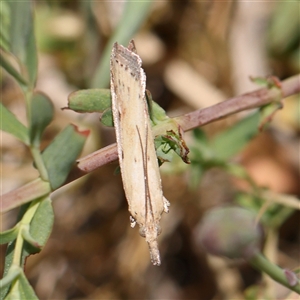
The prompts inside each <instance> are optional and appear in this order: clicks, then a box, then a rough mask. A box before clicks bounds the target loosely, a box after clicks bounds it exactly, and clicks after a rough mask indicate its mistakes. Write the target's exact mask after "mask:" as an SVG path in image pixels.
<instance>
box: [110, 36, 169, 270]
mask: <svg viewBox="0 0 300 300" xmlns="http://www.w3.org/2000/svg"><path fill="white" fill-rule="evenodd" d="M141 65H142V60H141V58H140V57H139V56H138V55H137V53H136V48H135V45H134V42H133V41H130V43H129V46H128V48H126V47H123V46H122V45H119V44H118V43H115V44H114V45H113V49H112V53H111V59H110V75H111V76H110V78H111V81H110V85H111V96H112V111H113V120H114V127H115V131H116V140H117V148H118V156H119V164H120V170H121V176H122V181H123V186H124V191H125V196H126V199H127V202H128V206H129V208H128V209H129V212H130V214H131V217H130V218H131V226H132V227H134V226H135V224H136V223H137V224H138V225H139V227H140V235H141V236H143V237H144V238H145V239H146V241H147V243H148V246H149V250H150V258H151V261H152V263H153V264H154V265H160V264H161V260H160V254H159V249H158V243H157V237H158V235H159V234H160V232H161V229H160V225H159V222H160V219H161V215H162V213H163V212H168V206H169V205H170V204H169V202H168V200H167V199H165V198H164V196H163V193H162V187H161V178H160V173H159V166H158V160H157V157H156V152H155V146H154V138H153V135H152V130H151V124H150V118H149V112H148V104H147V101H146V97H145V89H146V75H145V72H144V70H143V69H142V68H141Z"/></svg>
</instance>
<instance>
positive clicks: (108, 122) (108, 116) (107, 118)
mask: <svg viewBox="0 0 300 300" xmlns="http://www.w3.org/2000/svg"><path fill="white" fill-rule="evenodd" d="M100 121H101V123H102V124H103V125H105V126H108V127H113V126H114V120H113V115H112V110H111V108H110V107H109V108H108V109H106V110H105V111H104V112H103V114H102V116H101V118H100Z"/></svg>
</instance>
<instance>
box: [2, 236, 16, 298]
mask: <svg viewBox="0 0 300 300" xmlns="http://www.w3.org/2000/svg"><path fill="white" fill-rule="evenodd" d="M15 245H16V241H15V240H14V241H12V242H10V243H9V244H8V246H7V248H6V253H5V261H4V271H3V279H4V278H5V277H6V276H8V274H9V271H10V269H11V267H12V261H13V255H14V251H15ZM8 280H9V277H8ZM8 290H9V285H5V287H4V286H1V289H0V300H3V299H5V298H6V295H7V292H8Z"/></svg>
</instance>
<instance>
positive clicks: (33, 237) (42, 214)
mask: <svg viewBox="0 0 300 300" xmlns="http://www.w3.org/2000/svg"><path fill="white" fill-rule="evenodd" d="M53 221H54V213H53V207H52V202H51V199H50V198H49V197H47V198H45V199H43V200H41V202H40V204H39V207H38V208H37V211H36V212H35V214H34V216H33V218H32V221H31V223H30V232H29V233H30V235H29V236H30V240H28V239H27V238H26V241H27V242H28V243H29V244H27V245H26V251H27V253H28V254H33V253H37V252H39V251H40V250H41V248H42V247H43V246H44V245H45V244H46V242H47V240H48V238H49V236H50V233H51V231H52V227H53Z"/></svg>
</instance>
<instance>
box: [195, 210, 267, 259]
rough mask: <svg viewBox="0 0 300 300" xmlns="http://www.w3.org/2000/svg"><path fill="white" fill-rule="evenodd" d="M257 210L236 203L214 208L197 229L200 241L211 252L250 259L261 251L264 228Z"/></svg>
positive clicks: (197, 236) (197, 237)
mask: <svg viewBox="0 0 300 300" xmlns="http://www.w3.org/2000/svg"><path fill="white" fill-rule="evenodd" d="M255 218H256V216H255V213H254V212H252V211H250V210H247V209H244V208H241V207H236V206H226V207H219V208H214V209H211V210H210V211H208V212H207V214H206V215H205V216H204V218H203V219H202V221H201V223H200V225H198V228H197V230H196V240H197V241H198V242H200V244H201V246H202V247H203V248H204V249H205V250H206V251H207V252H209V253H210V254H213V255H218V256H225V257H228V258H245V259H250V258H251V257H252V256H253V255H254V254H256V253H257V252H259V251H260V242H261V239H262V229H261V227H260V226H258V225H257V224H256V223H255Z"/></svg>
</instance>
